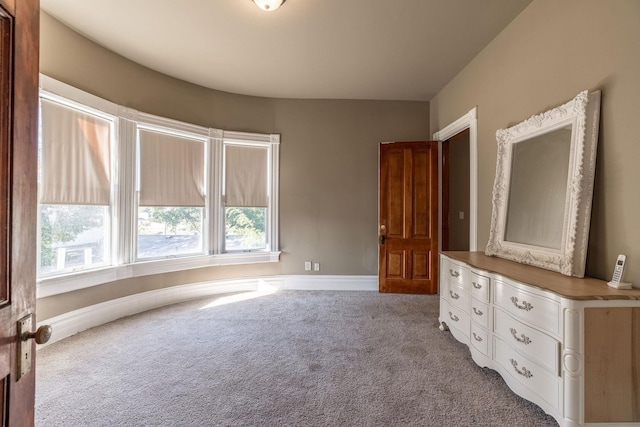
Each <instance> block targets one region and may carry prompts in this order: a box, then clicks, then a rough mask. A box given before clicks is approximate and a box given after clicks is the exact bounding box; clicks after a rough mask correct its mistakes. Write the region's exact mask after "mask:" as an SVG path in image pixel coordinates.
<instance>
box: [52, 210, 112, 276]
mask: <svg viewBox="0 0 640 427" xmlns="http://www.w3.org/2000/svg"><path fill="white" fill-rule="evenodd" d="M41 208H42V210H41V217H40V227H41V231H40V265H41V266H42V267H47V266H53V265H56V253H55V250H54V248H53V246H54V245H59V244H61V243H67V242H72V241H74V240H75V239H76V238H77V237H78V236H79V235H80V234H81V233H83V232H84V231H87V230H90V229H92V228H97V227H103V226H104V207H103V206H77V205H42V207H41Z"/></svg>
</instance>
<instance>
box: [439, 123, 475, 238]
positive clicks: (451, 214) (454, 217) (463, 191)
mask: <svg viewBox="0 0 640 427" xmlns="http://www.w3.org/2000/svg"><path fill="white" fill-rule="evenodd" d="M469 135H470V131H469V129H465V130H463V131H462V132H459V133H457V134H456V135H454V136H452V137H451V138H449V139H447V140H445V141H442V236H441V238H440V241H441V247H442V250H443V251H468V250H469V234H470V223H469V218H470V210H471V206H470V202H469V200H470V185H469V181H470V180H469V164H470V156H469V154H470V150H469V145H470V144H469Z"/></svg>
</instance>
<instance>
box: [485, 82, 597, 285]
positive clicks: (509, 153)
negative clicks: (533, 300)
mask: <svg viewBox="0 0 640 427" xmlns="http://www.w3.org/2000/svg"><path fill="white" fill-rule="evenodd" d="M599 119H600V91H596V92H592V93H588V91H584V92H581V93H579V94H578V95H577V96H576V97H575V98H574V99H572V100H571V101H569V102H567V103H566V104H564V105H561V106H559V107H557V108H554V109H552V110H549V111H546V112H544V113H542V114H538V115H535V116H533V117H531V118H529V119H527V120H525V121H523V122H521V123H519V124H517V125H515V126H512V127H510V128H507V129H500V130H498V131H497V132H496V139H497V143H498V158H497V165H496V177H495V182H494V187H493V214H492V217H491V233H490V235H489V242H488V244H487V248H486V250H485V253H486V254H487V255H491V256H498V257H500V258H505V259H509V260H512V261H516V262H519V263H523V264H529V265H533V266H536V267H541V268H545V269H547V270H553V271H557V272H559V273H562V274H565V275H568V276H576V277H583V276H584V269H585V260H586V254H587V244H588V240H589V224H590V219H591V201H592V195H593V181H594V175H595V165H596V149H597V144H598V127H599ZM569 128H570V129H571V132H570V135H571V136H570V144H569V146H570V149H569V153H568V162H569V164H568V168H567V170H568V172H567V180H566V192H564V194H561V197H562V198H563V199H564V210H562V206H559V207H558V209H557V210H562V212H557V215H558V216H559V218H558V222H559V223H560V226H559V227H560V228H561V235H560V236H558V239H557V240H558V243H557V244H555V243H554V244H549V245H544V246H543V245H540V243H538V242H535V240H536V237H537V236H532V237H533V238H531V241H529V240H527V239H519V241H508V240H507V238H506V236H507V219H508V218H509V221H512V223H516V222H519V221H514V220H513V216H509V202H510V200H509V198H510V191H511V183H512V182H513V181H512V180H513V179H515V178H514V177H515V176H516V174H517V173H518V171H517V170H513V171H512V166H513V165H514V151H515V148H516V144H518V143H521V142H526V141H534V140H535V141H539V140H540V139H544V138H545V137H546V136H547V135H548V134H550V133H551V132H554V131H559V130H561V129H569ZM557 133H562V132H557ZM566 133H568V132H566ZM536 145H537V142H536ZM522 147H524V145H522ZM530 147H533V145H530ZM520 162H522V160H520ZM519 164H522V163H519ZM539 174H540V176H543V175H544V174H545V170H540V171H539ZM522 180H523V179H522V178H520V181H522ZM525 181H526V182H527V183H528V184H531V185H533V186H535V184H536V182H537V180H536V179H526V180H525ZM564 184H565V183H564V182H560V183H559V188H560V191H561V192H562V191H564V190H563V185H564ZM553 187H555V185H554V186H553ZM514 188H515V187H514ZM531 190H532V191H531V194H536V191H535V189H534V188H532V189H531ZM519 191H520V194H519V196H520V198H521V199H522V198H523V194H524V195H526V194H528V191H522V188H520V190H519ZM556 192H557V191H556ZM538 193H545V191H542V190H540V189H539V191H538ZM532 197H533V196H532ZM514 200H515V198H514ZM537 205H538V206H543V205H545V203H539V204H537ZM512 211H513V212H515V209H512ZM521 211H526V209H521ZM547 214H551V212H545V213H544V215H547ZM544 215H543V216H544ZM535 218H536V215H531V218H529V217H527V218H525V220H526V221H525V222H529V223H530V222H532V221H535ZM560 221H561V222H560ZM540 222H542V221H540ZM545 227H547V224H545V223H543V224H535V226H534V227H532V230H534V231H533V232H532V234H533V233H535V230H538V231H539V230H543V229H544V228H545ZM514 240H515V239H514Z"/></svg>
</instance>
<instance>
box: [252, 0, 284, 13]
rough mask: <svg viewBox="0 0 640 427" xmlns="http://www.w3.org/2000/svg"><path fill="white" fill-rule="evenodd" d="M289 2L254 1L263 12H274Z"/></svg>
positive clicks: (277, 0)
mask: <svg viewBox="0 0 640 427" xmlns="http://www.w3.org/2000/svg"><path fill="white" fill-rule="evenodd" d="M285 1H287V0H253V2H254V3H255V4H256V6H258V7H259V8H260V9H262V10H266V11H267V12H273V11H274V10H276V9H277V8H279V7H280V6H282V5H283V4H284V2H285Z"/></svg>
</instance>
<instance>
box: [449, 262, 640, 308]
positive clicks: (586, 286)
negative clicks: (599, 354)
mask: <svg viewBox="0 0 640 427" xmlns="http://www.w3.org/2000/svg"><path fill="white" fill-rule="evenodd" d="M442 254H443V255H446V256H447V257H449V258H451V259H453V260H457V261H462V262H464V263H466V264H469V265H470V266H471V267H475V268H478V269H480V270H485V271H488V272H490V273H495V274H498V275H502V276H505V277H508V278H510V279H513V280H515V281H517V282H522V283H526V284H527V285H531V286H535V287H537V288H540V289H543V290H546V291H550V292H553V293H555V294H558V295H560V296H562V297H565V298H568V299H574V300H594V299H596V300H617V299H618V300H619V299H624V300H640V289H629V290H622V289H615V288H612V287H610V286H607V282H606V281H604V280H600V279H594V278H592V277H585V278H582V279H579V278H577V277H571V276H565V275H563V274H560V273H556V272H554V271H550V270H544V269H542V268H538V267H533V266H530V265H526V264H519V263H517V262H514V261H509V260H506V259H502V258H496V257H491V256H487V255H485V254H484V252H454V251H447V252H442Z"/></svg>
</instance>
